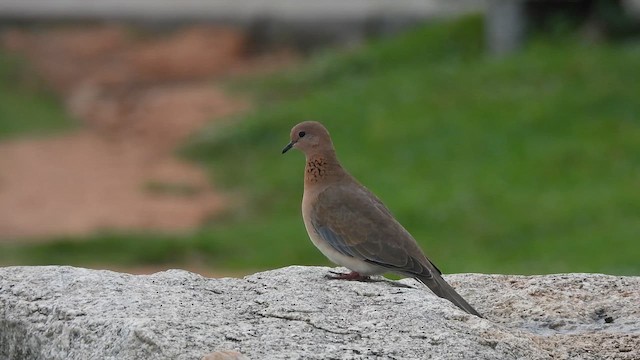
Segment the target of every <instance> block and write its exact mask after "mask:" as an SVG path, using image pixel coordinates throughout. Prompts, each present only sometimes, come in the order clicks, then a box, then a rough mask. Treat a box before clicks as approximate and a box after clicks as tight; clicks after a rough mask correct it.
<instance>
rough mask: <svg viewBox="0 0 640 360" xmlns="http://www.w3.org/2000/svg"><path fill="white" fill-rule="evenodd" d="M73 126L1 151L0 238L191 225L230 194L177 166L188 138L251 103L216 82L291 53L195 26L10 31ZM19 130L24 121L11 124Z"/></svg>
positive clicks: (9, 40) (191, 168)
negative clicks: (256, 54) (264, 49)
mask: <svg viewBox="0 0 640 360" xmlns="http://www.w3.org/2000/svg"><path fill="white" fill-rule="evenodd" d="M1 40H2V42H1V44H2V46H3V47H4V48H5V49H8V50H10V51H14V52H17V53H20V54H23V55H24V56H25V57H26V58H27V59H28V60H29V62H30V63H31V65H32V68H33V69H34V71H36V72H37V73H38V76H40V77H42V78H43V79H44V81H45V82H46V84H48V86H50V87H51V88H52V89H54V91H55V92H56V93H58V94H59V95H60V96H61V98H62V99H63V100H64V102H65V104H66V108H67V109H68V111H69V113H70V114H71V115H72V116H73V117H74V118H75V119H77V120H78V121H79V122H80V123H81V126H80V129H78V130H73V131H70V132H67V133H65V134H62V135H55V136H50V137H41V138H17V139H11V140H4V141H2V142H1V143H0V154H1V156H0V240H3V241H12V240H16V239H20V240H24V239H47V238H51V237H52V236H59V235H85V234H89V233H92V232H95V231H96V230H101V229H112V230H113V229H117V230H132V229H135V230H140V229H160V230H166V231H181V230H185V229H189V228H193V227H197V226H198V225H199V224H201V223H202V222H203V221H205V220H206V219H207V218H210V217H213V216H215V215H216V213H218V212H220V211H221V210H222V209H224V208H225V205H226V204H225V196H224V195H223V194H221V193H220V192H219V191H216V189H215V188H213V187H212V186H211V184H210V182H209V180H208V177H207V175H206V174H205V173H204V172H203V170H202V169H200V168H198V167H197V166H195V165H194V164H190V163H186V162H185V161H183V160H181V159H178V158H176V157H175V155H174V152H175V149H176V147H177V146H178V145H179V144H181V143H182V142H183V141H184V140H185V138H186V137H187V136H189V135H190V134H191V133H193V132H194V131H196V130H198V129H199V128H201V127H202V126H203V125H205V124H206V123H208V122H210V121H215V119H217V118H220V117H224V116H227V115H230V114H233V113H237V112H239V111H243V110H245V109H246V108H247V107H248V106H249V103H248V101H247V100H246V99H238V98H236V97H231V96H230V95H228V94H226V93H225V92H224V91H223V90H222V89H221V88H220V87H219V86H217V85H216V81H218V79H220V78H225V77H228V76H232V75H233V74H237V73H246V72H248V71H268V70H271V69H274V68H279V67H281V66H286V65H287V64H289V63H291V62H292V61H294V60H293V57H292V56H289V54H285V55H282V54H277V55H270V56H264V57H261V58H257V59H256V58H251V57H249V56H248V55H246V53H247V51H246V38H245V36H244V35H243V34H242V33H240V32H238V31H236V30H233V29H226V28H218V27H212V26H192V27H186V28H182V29H178V30H175V31H172V32H167V33H165V34H162V36H160V35H157V34H153V35H151V34H144V33H139V32H136V31H134V30H132V29H129V28H126V27H123V26H119V25H99V26H91V27H86V26H85V27H81V28H78V27H63V28H53V29H51V28H50V29H46V31H45V30H42V29H40V30H16V29H14V30H8V31H5V32H4V33H2V37H1ZM16 121H19V119H16Z"/></svg>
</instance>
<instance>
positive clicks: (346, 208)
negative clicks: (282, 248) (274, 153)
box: [282, 121, 481, 316]
mask: <svg viewBox="0 0 640 360" xmlns="http://www.w3.org/2000/svg"><path fill="white" fill-rule="evenodd" d="M292 147H293V148H297V149H299V150H301V151H302V152H304V154H305V156H306V160H307V165H306V167H305V177H304V194H303V199H302V217H303V219H304V224H305V227H306V229H307V232H308V233H309V237H310V238H311V241H312V242H313V244H314V245H315V246H316V247H317V248H318V249H319V250H320V251H321V252H322V253H323V254H324V255H325V256H326V257H327V258H329V260H331V261H332V262H334V263H336V264H338V265H341V266H344V267H346V268H348V269H350V270H351V271H352V272H351V273H350V274H343V275H339V276H337V277H336V278H340V279H351V280H359V279H365V278H367V277H368V276H369V275H374V274H382V273H386V272H394V273H398V274H401V275H404V276H410V277H413V278H415V279H417V280H419V281H420V282H422V283H423V284H425V285H427V286H428V287H429V288H430V289H431V290H432V291H433V292H434V293H435V294H436V295H438V296H440V297H442V298H445V299H447V300H449V301H451V302H452V303H454V304H455V305H457V306H458V307H459V308H461V309H462V310H464V311H466V312H468V313H470V314H473V315H477V316H481V315H480V314H479V313H478V312H477V311H476V310H475V309H474V308H473V307H472V306H471V305H469V303H467V302H466V301H465V300H464V299H463V298H462V297H461V296H460V295H459V294H458V293H457V292H456V291H455V290H454V289H453V288H452V287H451V286H450V285H449V284H448V283H447V282H446V281H445V280H444V279H443V278H442V276H441V272H440V270H439V269H438V268H437V267H436V266H435V265H434V264H433V263H432V262H431V261H430V260H429V259H428V258H427V257H426V256H425V255H424V253H423V252H422V250H421V249H420V247H419V246H418V244H417V242H416V241H415V240H414V239H413V237H412V236H411V234H409V232H407V230H405V228H404V227H403V226H402V225H401V224H400V223H399V222H398V221H397V220H396V219H395V218H394V217H393V215H392V214H391V212H390V211H389V210H388V209H387V208H386V207H385V206H384V204H383V203H382V202H381V201H380V200H379V199H378V198H377V197H376V196H375V195H374V194H373V193H371V192H370V191H369V190H368V189H367V188H365V187H364V186H362V185H361V184H360V183H359V182H358V181H357V180H356V179H354V178H353V177H352V176H351V175H349V173H347V171H346V170H344V169H343V168H342V166H341V165H340V163H339V162H338V159H337V157H336V153H335V150H334V148H333V144H332V142H331V137H330V136H329V132H328V131H327V130H326V129H325V128H324V126H322V124H320V123H318V122H315V121H305V122H302V123H300V124H298V125H296V126H294V127H293V129H292V130H291V142H290V143H289V144H288V145H287V146H286V147H285V148H284V149H283V150H282V153H285V152H287V151H288V150H289V149H291V148H292Z"/></svg>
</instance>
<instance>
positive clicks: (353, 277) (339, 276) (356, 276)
mask: <svg viewBox="0 0 640 360" xmlns="http://www.w3.org/2000/svg"><path fill="white" fill-rule="evenodd" d="M329 272H330V273H332V274H335V276H333V275H325V277H326V278H327V279H329V280H348V281H368V280H370V279H369V277H368V276H366V275H361V274H360V273H358V272H355V271H352V272H350V273H348V274H343V273H338V272H333V271H329Z"/></svg>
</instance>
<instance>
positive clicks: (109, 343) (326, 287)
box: [0, 266, 640, 360]
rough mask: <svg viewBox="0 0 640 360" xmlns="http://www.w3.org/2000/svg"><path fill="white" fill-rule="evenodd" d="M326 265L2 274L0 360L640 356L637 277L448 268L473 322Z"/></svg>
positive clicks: (411, 286)
mask: <svg viewBox="0 0 640 360" xmlns="http://www.w3.org/2000/svg"><path fill="white" fill-rule="evenodd" d="M328 270H329V269H328V268H321V267H299V266H294V267H288V268H283V269H278V270H273V271H268V272H263V273H257V274H254V275H251V276H247V277H246V278H244V279H232V278H225V279H209V278H205V277H202V276H200V275H197V274H194V273H189V272H186V271H182V270H170V271H165V272H161V273H157V274H153V275H145V276H142V275H129V274H123V273H116V272H111V271H103V270H88V269H81V268H73V267H62V266H48V267H6V268H0V358H2V359H91V358H93V359H201V358H203V357H205V356H209V358H214V357H213V356H217V355H216V354H222V355H224V356H228V355H229V354H231V355H230V356H234V357H233V358H243V357H244V356H246V357H247V358H249V359H254V360H255V359H285V358H286V359H370V358H381V359H416V358H420V359H516V358H517V359H551V358H553V359H575V358H581V359H638V358H640V306H638V304H640V277H621V276H608V275H598V274H565V275H546V276H515V275H480V274H459V275H449V276H446V279H447V280H448V281H449V282H450V283H451V284H452V285H453V286H454V287H455V288H456V289H458V291H459V292H460V293H461V294H462V295H463V296H464V297H465V298H466V299H467V300H468V301H469V302H470V303H471V304H473V305H474V306H475V307H476V308H477V309H478V310H479V311H480V312H481V313H483V314H484V316H485V317H486V319H480V318H477V317H474V316H470V315H468V314H466V313H464V312H462V311H460V310H458V308H456V307H455V306H454V305H452V304H451V303H449V302H448V301H446V300H443V299H440V298H438V297H436V296H435V295H433V294H432V293H431V292H430V291H429V290H428V289H426V288H424V287H422V286H420V285H419V284H418V283H416V282H414V281H413V280H408V279H405V280H401V281H398V282H392V281H388V280H379V281H374V282H367V283H361V282H346V281H332V280H327V279H325V278H324V275H325V274H326V273H327V271H328ZM234 354H237V356H236V355H234ZM240 354H241V355H240ZM220 358H229V357H220Z"/></svg>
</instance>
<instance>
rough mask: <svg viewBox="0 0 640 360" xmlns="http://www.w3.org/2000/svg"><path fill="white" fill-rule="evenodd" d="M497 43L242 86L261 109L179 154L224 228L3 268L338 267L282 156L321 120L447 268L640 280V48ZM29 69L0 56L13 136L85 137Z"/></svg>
mask: <svg viewBox="0 0 640 360" xmlns="http://www.w3.org/2000/svg"><path fill="white" fill-rule="evenodd" d="M482 34H483V31H482V22H481V19H480V18H477V17H471V18H465V19H462V20H455V21H451V22H441V23H437V24H430V25H426V26H424V27H422V28H419V29H416V30H414V31H411V32H409V33H406V34H404V35H401V36H399V37H394V38H389V39H382V40H375V41H372V42H371V43H369V44H367V45H366V46H364V47H362V48H358V49H356V50H352V51H350V52H348V53H345V52H344V51H326V52H324V53H321V54H317V55H315V56H313V57H312V58H311V59H310V60H309V61H308V62H307V63H306V64H304V65H302V66H301V67H299V68H296V69H292V70H288V71H286V72H284V73H280V74H276V75H272V76H268V77H259V78H251V79H244V80H239V81H235V82H233V83H231V84H229V87H230V89H232V90H233V91H238V92H239V93H247V92H250V93H252V94H253V96H254V98H255V106H254V108H253V109H252V110H251V111H250V112H249V113H247V114H244V115H242V116H240V117H234V118H230V119H228V121H226V122H225V123H224V125H220V123H219V122H217V123H216V124H215V125H212V126H211V127H209V128H206V129H204V130H202V131H201V132H199V133H198V134H194V136H193V137H192V138H191V140H190V141H189V142H188V143H187V144H185V145H184V147H183V149H182V151H181V153H182V155H183V156H186V157H188V158H190V159H192V160H193V161H197V162H199V163H201V164H202V165H203V166H206V167H207V168H208V169H210V173H211V177H212V180H213V181H214V182H215V183H216V184H218V187H220V188H223V189H226V190H227V191H229V192H230V193H231V194H232V196H233V198H234V199H235V204H234V207H233V208H232V209H230V210H229V211H228V212H227V213H226V214H225V215H224V216H222V217H220V218H217V219H214V220H212V221H211V222H210V223H209V224H207V225H206V226H203V227H202V228H200V229H194V230H193V231H192V232H191V233H188V234H180V235H172V234H162V233H158V234H153V233H133V234H132V233H110V232H104V233H100V234H96V235H94V236H90V237H88V238H56V239H52V241H48V242H37V243H28V242H26V243H0V250H1V251H0V263H3V264H12V265H15V264H45V263H46V264H71V265H82V266H92V265H95V264H98V265H100V264H119V265H122V266H133V265H141V264H148V265H167V266H178V267H179V266H185V265H186V264H199V265H202V266H205V267H209V268H211V269H216V270H218V271H219V270H220V269H224V270H228V271H237V272H252V271H255V270H260V269H267V268H273V267H280V266H286V265H291V264H305V265H314V264H319V265H320V264H321V265H325V264H328V261H327V260H326V259H325V258H324V257H323V256H322V255H321V254H320V253H319V251H317V250H316V249H315V248H314V247H313V245H312V244H311V242H310V241H309V240H308V238H307V235H306V232H305V230H304V226H303V224H302V220H301V216H300V200H301V194H302V173H303V167H304V160H303V156H302V155H301V154H300V153H298V152H293V153H291V152H290V153H287V155H284V156H283V155H280V150H281V149H282V147H283V146H284V145H285V144H286V143H287V142H288V141H289V139H288V135H289V130H290V128H291V127H292V126H293V125H294V124H296V123H297V122H299V121H302V120H307V119H313V120H318V121H321V122H323V123H325V125H326V126H327V127H328V128H329V130H330V131H331V133H332V136H333V139H334V143H335V145H336V147H337V151H338V155H339V158H340V159H341V161H342V163H343V165H344V166H345V167H346V168H347V169H348V170H349V171H350V172H351V173H352V174H353V175H354V176H355V177H356V178H358V179H359V180H360V181H361V182H362V183H364V184H365V185H366V186H367V187H369V188H370V189H371V190H372V191H373V192H374V193H376V194H377V195H378V196H379V197H380V198H381V199H382V200H383V201H384V202H385V203H386V204H387V206H388V207H389V208H390V209H391V211H392V212H393V213H394V214H395V215H396V217H397V218H398V219H399V220H400V222H401V223H403V224H404V225H405V227H406V228H407V229H408V230H409V231H410V232H411V233H412V234H413V235H414V237H415V238H416V239H417V240H418V241H419V243H420V244H421V245H422V246H423V248H424V249H425V250H426V253H427V254H428V255H429V256H430V257H431V258H432V259H433V260H434V262H435V263H436V264H437V265H438V266H439V267H440V268H441V269H442V270H443V271H444V272H445V273H453V272H483V273H522V274H540V273H555V272H604V273H611V274H638V273H639V272H640V261H638V259H640V242H638V239H637V237H638V234H640V166H639V165H640V151H639V150H638V144H640V119H638V115H639V114H640V98H639V97H638V94H640V82H639V81H638V77H637V75H634V74H637V71H638V64H640V45H639V44H638V43H633V42H629V43H589V44H586V43H583V42H581V41H579V40H578V39H576V38H575V37H573V36H572V35H570V34H564V35H563V36H555V35H553V36H551V35H547V36H540V37H537V38H536V39H534V40H533V41H532V42H531V43H530V44H529V46H528V47H527V48H526V49H525V50H523V51H522V52H520V53H518V54H517V55H514V56H510V57H508V58H505V59H500V60H497V59H491V58H488V57H486V56H485V54H484V51H483V49H484V46H483V42H482ZM15 66H17V63H16V62H15V61H12V60H11V59H10V58H8V57H7V56H6V55H0V92H1V95H2V96H0V109H2V110H1V111H2V116H0V119H2V120H0V121H2V124H1V125H2V131H0V135H2V136H5V135H7V134H9V133H11V134H12V135H15V134H17V133H19V132H22V131H32V130H33V129H40V130H42V131H45V130H47V131H48V130H50V129H58V128H63V127H68V126H71V122H70V121H69V120H68V119H67V118H66V117H65V116H64V115H63V114H62V112H61V110H60V107H59V106H58V105H56V103H55V101H52V99H51V98H50V97H49V96H47V95H46V94H43V93H41V92H40V91H39V90H38V91H30V90H29V89H28V88H25V89H22V90H20V89H19V91H15V89H14V86H15V85H14V82H13V81H12V79H11V76H8V75H7V74H13V73H16V71H15V70H16V69H15ZM6 94H10V95H6ZM21 104H22V105H21ZM17 118H19V119H21V121H19V122H17V121H12V120H13V119H17ZM5 123H6V124H9V123H11V126H13V127H8V125H7V126H6V125H5ZM16 123H19V124H20V125H16Z"/></svg>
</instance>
